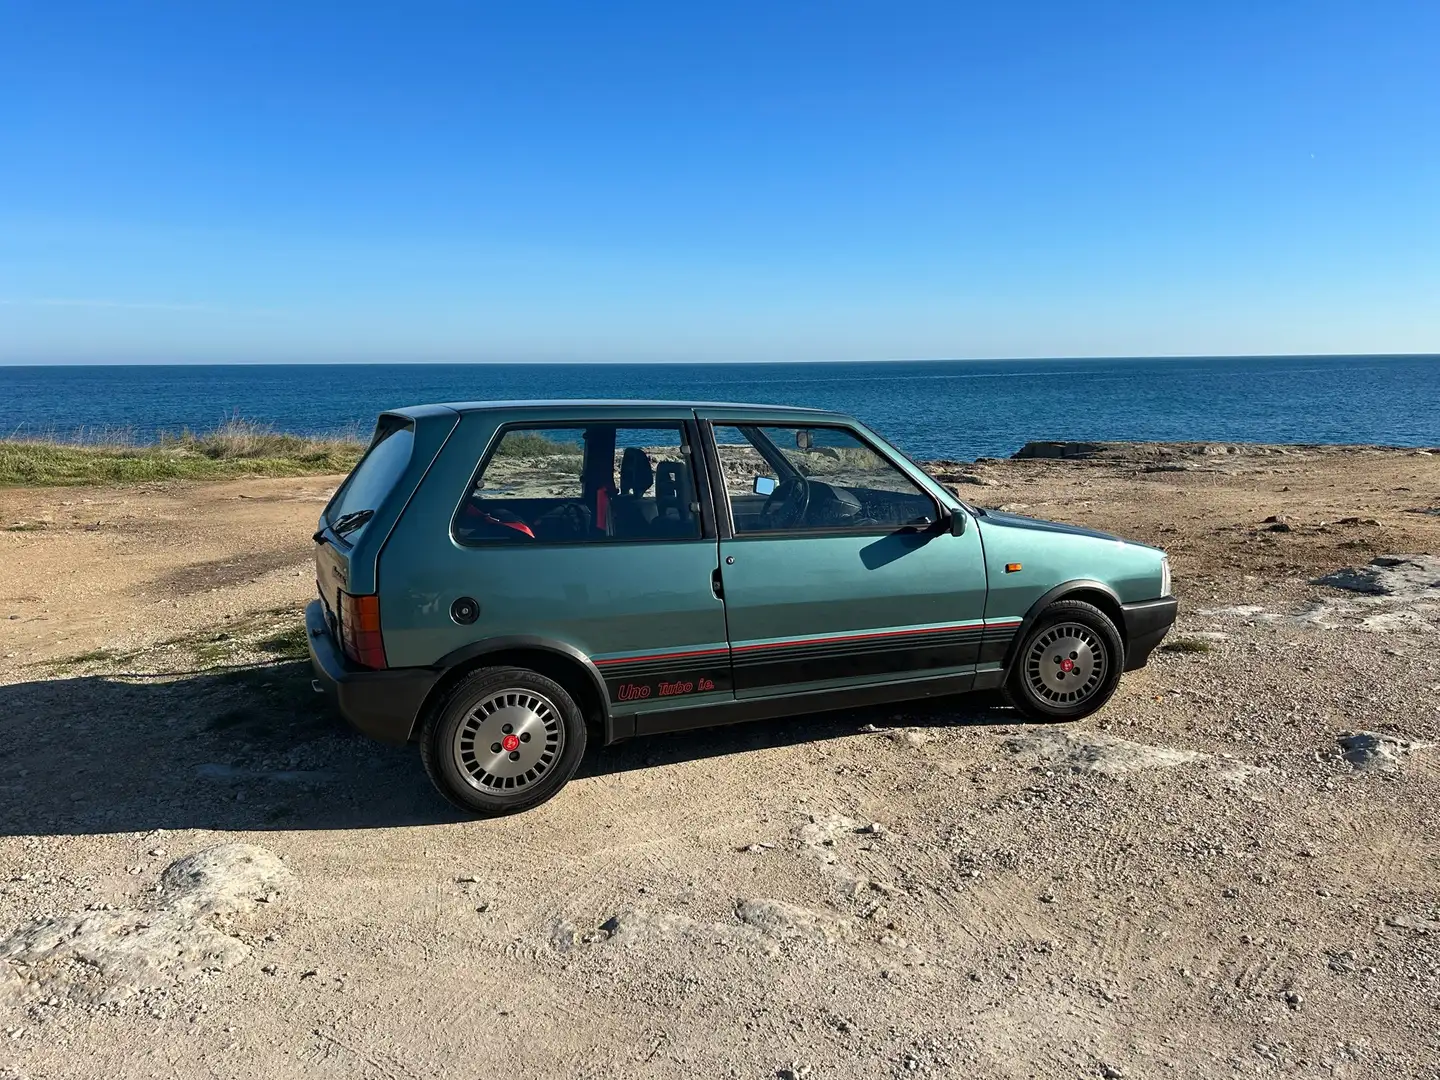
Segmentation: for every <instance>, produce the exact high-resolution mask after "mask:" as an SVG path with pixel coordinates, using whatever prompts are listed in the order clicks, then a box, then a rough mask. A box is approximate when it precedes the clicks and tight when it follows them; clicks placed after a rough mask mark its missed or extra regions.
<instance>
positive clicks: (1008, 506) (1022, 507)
mask: <svg viewBox="0 0 1440 1080" xmlns="http://www.w3.org/2000/svg"><path fill="white" fill-rule="evenodd" d="M995 509H996V510H999V511H1000V513H1002V514H1019V513H1022V512H1023V511H1026V510H1029V509H1030V504H1029V503H1002V504H1000V505H999V506H997V507H996V508H995Z"/></svg>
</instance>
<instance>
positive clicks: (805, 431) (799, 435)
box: [795, 428, 811, 450]
mask: <svg viewBox="0 0 1440 1080" xmlns="http://www.w3.org/2000/svg"><path fill="white" fill-rule="evenodd" d="M810 439H811V437H810V429H809V428H801V429H800V430H799V431H797V432H795V449H797V450H809V449H810Z"/></svg>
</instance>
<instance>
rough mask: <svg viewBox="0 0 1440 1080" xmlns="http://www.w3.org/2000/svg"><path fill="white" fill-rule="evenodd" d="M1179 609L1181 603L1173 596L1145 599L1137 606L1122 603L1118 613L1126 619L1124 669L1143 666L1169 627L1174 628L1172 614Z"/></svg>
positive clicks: (1168, 630)
mask: <svg viewBox="0 0 1440 1080" xmlns="http://www.w3.org/2000/svg"><path fill="white" fill-rule="evenodd" d="M1179 610H1180V601H1178V600H1176V599H1175V598H1174V597H1173V596H1162V597H1161V598H1160V599H1159V600H1146V601H1144V602H1143V603H1139V604H1121V605H1120V614H1121V615H1122V616H1123V617H1124V620H1125V642H1126V645H1125V670H1126V671H1134V670H1135V669H1136V668H1140V667H1144V666H1145V664H1146V662H1148V661H1149V659H1150V654H1151V653H1152V652H1154V651H1155V646H1156V645H1159V644H1160V642H1161V641H1162V640H1163V639H1164V637H1165V635H1166V634H1168V633H1169V632H1170V627H1172V626H1174V625H1175V615H1176V613H1177V612H1178V611H1179Z"/></svg>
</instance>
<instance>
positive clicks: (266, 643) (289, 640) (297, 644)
mask: <svg viewBox="0 0 1440 1080" xmlns="http://www.w3.org/2000/svg"><path fill="white" fill-rule="evenodd" d="M255 647H256V648H257V649H259V650H260V651H261V652H265V653H269V654H270V655H271V656H274V657H275V658H277V659H280V660H303V659H304V658H305V657H307V656H309V655H310V642H309V640H308V639H307V638H306V635H305V624H304V623H303V622H297V623H296V624H295V625H294V626H287V627H286V628H285V629H284V630H281V631H278V632H277V633H274V634H271V635H270V636H269V637H266V638H261V639H260V640H259V641H257V642H256V643H255Z"/></svg>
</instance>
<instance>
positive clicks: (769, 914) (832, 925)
mask: <svg viewBox="0 0 1440 1080" xmlns="http://www.w3.org/2000/svg"><path fill="white" fill-rule="evenodd" d="M735 916H736V918H738V919H739V920H740V921H741V922H742V923H744V924H745V925H746V926H751V927H754V928H755V929H756V930H758V931H759V932H760V933H762V934H764V935H765V936H766V937H767V938H771V939H773V940H775V941H789V940H792V939H801V940H804V941H810V942H815V943H818V944H825V945H833V944H834V943H836V942H838V941H844V940H847V939H849V938H851V937H853V936H854V933H855V923H854V921H853V920H851V919H847V918H845V917H844V916H841V915H835V914H832V913H830V912H826V911H812V910H810V909H809V908H802V907H797V906H796V905H794V904H787V903H785V902H784V901H781V900H766V899H759V900H741V901H740V902H739V903H737V904H736V905H735Z"/></svg>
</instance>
